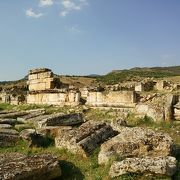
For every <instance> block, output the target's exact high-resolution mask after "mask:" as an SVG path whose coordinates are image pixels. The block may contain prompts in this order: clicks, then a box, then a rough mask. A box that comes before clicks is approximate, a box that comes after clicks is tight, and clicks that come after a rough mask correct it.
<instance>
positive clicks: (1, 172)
mask: <svg viewBox="0 0 180 180" xmlns="http://www.w3.org/2000/svg"><path fill="white" fill-rule="evenodd" d="M60 176H61V169H60V166H59V163H58V160H57V158H56V157H55V156H53V155H51V154H41V155H33V156H25V155H23V154H19V153H6V154H1V155H0V179H2V180H10V179H12V180H20V179H26V180H40V179H46V180H51V179H54V178H57V177H60Z"/></svg>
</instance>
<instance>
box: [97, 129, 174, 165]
mask: <svg viewBox="0 0 180 180" xmlns="http://www.w3.org/2000/svg"><path fill="white" fill-rule="evenodd" d="M173 151H174V143H173V140H172V138H171V137H170V136H169V135H168V134H165V133H156V132H154V131H153V130H151V129H148V128H140V127H134V128H129V127H122V128H121V130H120V134H119V135H117V136H115V137H114V138H112V139H110V140H108V141H107V142H105V143H104V144H102V145H101V150H100V153H99V155H98V162H99V164H107V163H108V161H109V160H110V159H111V158H112V157H113V156H116V157H142V156H147V155H148V156H161V155H163V156H168V155H171V154H172V153H173Z"/></svg>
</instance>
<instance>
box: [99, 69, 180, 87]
mask: <svg viewBox="0 0 180 180" xmlns="http://www.w3.org/2000/svg"><path fill="white" fill-rule="evenodd" d="M170 76H180V66H169V67H135V68H131V69H124V70H113V71H111V72H110V73H108V74H106V75H104V76H101V77H99V78H97V80H98V81H99V82H102V83H105V84H115V83H119V82H122V81H126V80H130V79H133V78H147V77H150V78H164V77H170Z"/></svg>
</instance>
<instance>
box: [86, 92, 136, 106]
mask: <svg viewBox="0 0 180 180" xmlns="http://www.w3.org/2000/svg"><path fill="white" fill-rule="evenodd" d="M135 102H136V94H135V93H134V92H133V91H110V92H89V94H88V97H87V103H86V104H87V105H90V106H97V107H98V106H100V107H102V106H105V107H118V106H120V107H121V106H130V107H131V106H134V103H135Z"/></svg>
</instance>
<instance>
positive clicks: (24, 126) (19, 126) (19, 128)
mask: <svg viewBox="0 0 180 180" xmlns="http://www.w3.org/2000/svg"><path fill="white" fill-rule="evenodd" d="M33 127H34V126H33V124H29V123H26V124H16V125H15V126H14V128H15V129H16V130H17V131H22V130H24V129H31V128H33Z"/></svg>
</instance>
